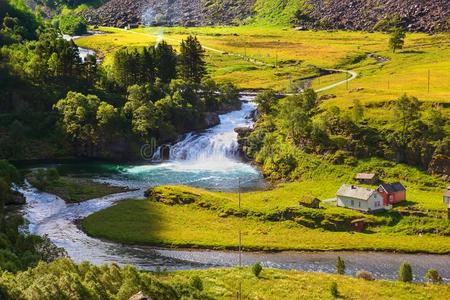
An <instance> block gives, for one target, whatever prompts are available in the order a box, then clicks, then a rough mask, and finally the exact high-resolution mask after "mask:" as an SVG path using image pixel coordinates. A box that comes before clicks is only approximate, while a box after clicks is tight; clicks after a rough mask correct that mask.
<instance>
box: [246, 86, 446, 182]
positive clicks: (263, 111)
mask: <svg viewBox="0 0 450 300" xmlns="http://www.w3.org/2000/svg"><path fill="white" fill-rule="evenodd" d="M256 102H257V103H258V110H259V112H260V117H259V120H258V126H257V128H256V130H255V131H254V132H253V133H252V134H251V135H250V136H249V137H248V138H247V141H246V147H245V150H246V151H247V154H248V155H250V156H251V157H256V156H258V157H259V159H260V160H262V161H264V160H267V159H269V160H271V161H272V162H273V158H274V157H273V156H274V155H276V153H277V152H276V151H275V152H272V151H268V149H271V148H273V147H274V145H276V144H277V142H276V140H279V139H281V140H283V142H288V143H290V144H292V145H294V146H295V147H296V148H297V149H301V150H302V151H304V152H306V153H313V154H318V155H321V156H323V157H324V158H325V159H327V160H329V161H331V162H332V163H335V164H348V165H355V164H357V160H358V159H363V158H370V157H380V158H384V159H388V160H393V161H396V162H399V163H406V164H409V165H413V166H418V167H420V168H422V169H425V170H428V171H430V172H431V173H436V174H448V172H450V161H449V159H448V157H450V152H449V151H450V139H449V136H450V134H449V125H450V123H449V120H448V119H447V118H446V117H445V115H444V114H443V113H442V110H441V109H440V107H439V106H436V105H432V104H426V103H422V102H420V101H419V100H418V99H417V98H415V97H412V96H408V95H403V96H401V97H399V98H398V99H397V100H395V101H392V102H389V103H386V104H384V105H386V106H388V107H387V108H386V111H390V112H391V113H390V114H389V113H387V114H386V115H385V118H384V120H383V121H378V122H377V121H369V119H368V118H367V117H366V114H365V110H366V107H364V106H363V105H362V104H361V103H360V102H359V101H355V102H354V103H353V106H352V108H351V109H350V110H349V111H343V110H341V109H340V108H339V107H337V106H332V107H329V108H327V109H322V108H319V103H320V101H319V100H318V98H317V95H316V93H315V92H314V91H313V90H306V91H305V92H304V93H302V94H299V95H295V96H290V97H287V98H285V99H282V100H279V99H278V97H277V95H276V93H275V92H274V91H267V92H264V93H262V94H260V95H259V96H258V97H257V98H256ZM271 157H272V159H271ZM289 157H290V156H289V155H287V156H286V157H285V158H284V159H282V160H280V161H279V162H278V164H279V167H280V169H279V170H283V171H282V172H281V173H286V174H280V176H282V177H283V176H285V175H287V174H288V173H290V172H293V171H294V170H295V169H296V168H297V162H296V159H295V158H294V157H291V158H290V159H289Z"/></svg>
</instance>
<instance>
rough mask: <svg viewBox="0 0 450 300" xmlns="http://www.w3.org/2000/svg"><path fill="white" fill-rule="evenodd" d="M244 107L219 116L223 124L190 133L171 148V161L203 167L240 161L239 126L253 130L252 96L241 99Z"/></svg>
mask: <svg viewBox="0 0 450 300" xmlns="http://www.w3.org/2000/svg"><path fill="white" fill-rule="evenodd" d="M241 99H242V100H243V104H242V108H241V110H239V111H233V112H230V113H227V114H224V115H221V116H220V124H219V125H217V126H215V127H213V128H210V129H208V130H206V131H204V132H201V133H189V134H187V135H186V136H184V137H183V138H182V139H181V140H180V141H179V142H177V143H176V144H174V145H172V146H164V147H168V148H169V149H170V150H169V161H172V162H188V163H190V164H195V165H201V164H205V163H206V164H208V165H209V166H210V167H211V166H212V164H218V165H220V167H222V168H223V167H226V165H228V164H230V163H231V164H232V163H236V162H237V161H239V158H240V154H239V147H238V134H237V133H236V132H235V131H234V129H235V128H237V127H251V126H253V120H252V118H251V113H252V112H253V111H254V110H255V105H254V103H253V102H251V100H253V97H251V96H242V98H241ZM161 152H163V150H162V148H160V149H159V150H158V151H156V153H155V156H154V160H156V161H160V160H161Z"/></svg>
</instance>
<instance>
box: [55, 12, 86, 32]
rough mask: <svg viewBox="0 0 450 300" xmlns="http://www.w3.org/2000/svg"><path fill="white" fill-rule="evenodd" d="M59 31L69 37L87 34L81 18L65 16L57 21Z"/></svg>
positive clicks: (84, 23)
mask: <svg viewBox="0 0 450 300" xmlns="http://www.w3.org/2000/svg"><path fill="white" fill-rule="evenodd" d="M59 29H60V30H61V31H62V32H63V33H65V34H69V35H82V34H85V33H86V32H87V25H86V22H85V21H84V19H83V17H81V16H76V15H65V16H62V17H61V19H60V20H59Z"/></svg>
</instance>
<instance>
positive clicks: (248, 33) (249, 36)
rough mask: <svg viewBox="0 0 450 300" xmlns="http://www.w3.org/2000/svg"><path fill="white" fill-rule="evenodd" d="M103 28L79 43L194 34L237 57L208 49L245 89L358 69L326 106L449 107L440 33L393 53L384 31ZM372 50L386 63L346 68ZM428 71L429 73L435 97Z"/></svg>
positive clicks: (100, 45)
mask: <svg viewBox="0 0 450 300" xmlns="http://www.w3.org/2000/svg"><path fill="white" fill-rule="evenodd" d="M101 30H104V31H108V32H110V33H111V34H108V35H98V36H91V37H84V38H81V39H79V40H77V43H78V44H79V45H80V46H82V47H87V48H93V49H96V50H98V51H100V55H101V56H103V57H104V56H106V55H108V54H109V53H111V52H113V51H114V50H117V49H118V48H121V47H143V46H148V45H152V44H155V43H156V42H157V41H158V40H160V39H161V38H163V39H165V40H166V41H167V42H168V43H169V44H172V45H174V46H176V47H178V44H179V41H180V40H182V39H183V38H185V37H186V36H187V35H189V34H193V35H197V36H198V38H199V40H200V42H201V43H202V44H203V45H204V46H206V47H208V48H213V49H217V50H221V51H225V52H227V53H228V54H232V55H233V56H229V55H222V54H220V53H217V52H215V51H211V50H208V55H209V57H208V64H209V66H210V67H209V70H210V73H211V76H212V77H213V78H215V79H217V80H231V81H233V82H235V83H236V84H238V85H239V86H240V87H241V88H245V89H265V88H275V89H278V90H283V91H288V90H289V89H290V83H291V82H293V81H295V80H298V79H302V78H306V77H309V76H311V75H314V74H316V73H314V71H312V70H311V69H310V68H309V67H308V66H309V65H314V66H317V67H320V68H336V67H343V68H348V69H354V70H355V71H357V72H358V73H359V75H360V76H359V78H358V79H356V80H354V81H352V82H351V83H350V84H349V87H348V89H349V90H355V89H359V91H357V92H355V91H353V92H352V93H349V90H347V86H346V85H341V86H339V87H337V88H334V89H332V90H329V91H326V92H324V93H333V94H336V96H337V98H335V99H332V100H329V101H327V102H326V104H324V105H325V106H327V105H339V106H341V107H344V108H348V107H350V106H351V104H352V103H353V100H355V99H359V100H361V101H362V102H363V103H370V102H374V101H387V100H393V99H396V98H398V97H399V96H400V95H402V94H403V93H408V94H411V95H415V96H417V97H419V98H420V99H421V100H423V101H437V102H446V103H448V102H450V100H449V99H450V60H448V59H446V58H447V57H450V44H449V41H450V33H443V34H439V35H436V36H428V35H425V34H408V36H407V39H406V45H405V49H404V50H403V51H399V52H398V53H395V54H393V53H392V52H390V51H389V49H388V39H389V36H388V35H386V34H383V33H367V32H350V31H333V32H327V31H295V30H293V29H291V28H287V27H286V28H285V27H277V26H267V25H266V26H264V25H261V26H241V27H200V28H184V27H171V28H159V27H156V28H155V27H151V28H138V29H134V30H131V31H125V30H121V29H114V28H101ZM369 53H377V55H379V56H382V57H386V58H388V59H389V61H388V62H385V63H382V64H377V63H376V62H375V60H373V59H371V58H367V59H366V60H365V61H363V62H360V63H357V64H355V65H348V64H347V65H345V61H346V58H348V57H355V56H357V55H364V54H369ZM243 57H245V58H248V59H253V60H257V61H260V62H263V63H267V64H270V65H277V66H278V68H273V67H268V66H261V65H259V66H258V65H256V66H255V65H254V64H252V63H249V62H247V61H246V60H244V59H243ZM287 61H289V62H296V65H285V64H283V62H287ZM343 63H344V65H342V64H343ZM237 65H238V66H240V67H236V66H237ZM255 68H256V69H255ZM428 70H430V74H431V80H430V92H428ZM342 76H344V77H345V75H342ZM335 77H336V78H337V77H339V75H335ZM332 79H334V77H333V76H331V77H328V79H327V78H324V79H320V81H321V82H319V79H317V80H315V81H314V82H313V86H314V87H323V86H324V85H326V84H327V83H332Z"/></svg>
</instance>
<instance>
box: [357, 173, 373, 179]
mask: <svg viewBox="0 0 450 300" xmlns="http://www.w3.org/2000/svg"><path fill="white" fill-rule="evenodd" d="M355 178H356V179H364V180H372V179H374V178H375V174H369V173H358V174H356V177H355Z"/></svg>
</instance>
